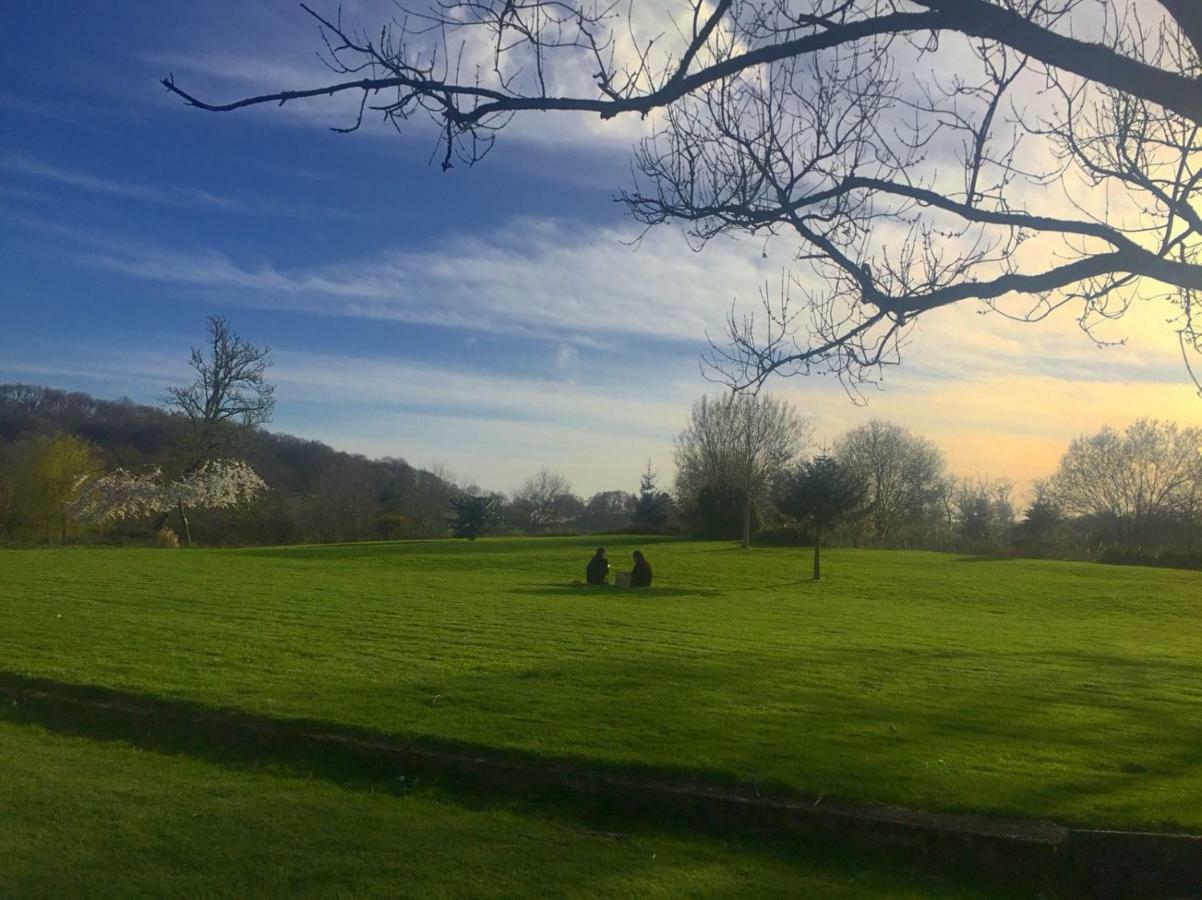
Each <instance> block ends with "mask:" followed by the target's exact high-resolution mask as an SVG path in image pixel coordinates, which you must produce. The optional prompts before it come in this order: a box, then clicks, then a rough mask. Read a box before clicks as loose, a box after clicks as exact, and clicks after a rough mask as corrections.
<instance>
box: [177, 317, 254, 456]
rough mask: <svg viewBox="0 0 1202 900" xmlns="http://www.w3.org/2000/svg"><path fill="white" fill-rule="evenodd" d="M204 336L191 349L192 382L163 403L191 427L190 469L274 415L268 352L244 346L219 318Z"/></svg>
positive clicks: (212, 321) (212, 318) (210, 323)
mask: <svg viewBox="0 0 1202 900" xmlns="http://www.w3.org/2000/svg"><path fill="white" fill-rule="evenodd" d="M208 331H209V334H208V339H207V341H206V342H205V345H204V346H203V347H193V348H192V357H191V360H190V362H189V365H190V366H191V367H192V369H193V370H194V371H195V372H196V380H195V381H193V382H192V383H191V384H189V385H185V386H183V387H171V388H167V396H166V398H165V400H164V404H165V406H166V407H167V409H168V410H169V411H171V412H173V413H176V414H178V415H181V416H183V417H185V418H186V419H187V420H188V422H189V424H190V425H191V440H192V446H191V447H189V448H188V452H189V454H190V455H191V457H192V458H191V459H190V460H189V462H188V467H195V466H198V465H200V463H202V462H204V461H205V460H207V459H211V458H213V457H214V456H215V455H217V454H218V453H219V452H221V451H223V450H225V449H226V444H227V443H228V438H229V437H230V436H231V435H232V434H233V433H234V431H235V430H236V429H239V428H252V427H254V426H255V425H262V424H264V423H265V422H269V421H271V414H272V412H273V411H274V409H275V396H274V394H275V386H274V385H272V384H270V383H268V381H267V369H268V368H269V367H270V366H271V362H270V360H268V359H267V355H268V354H269V353H270V352H271V349H270V348H269V347H256V346H255V345H254V344H251V343H248V342H247V341H244V340H243V339H242V338H240V337H239V336H238V335H237V334H235V333H234V331H233V329H232V328H230V324H229V322H227V321H226V320H225V319H223V318H221V317H220V316H209V318H208Z"/></svg>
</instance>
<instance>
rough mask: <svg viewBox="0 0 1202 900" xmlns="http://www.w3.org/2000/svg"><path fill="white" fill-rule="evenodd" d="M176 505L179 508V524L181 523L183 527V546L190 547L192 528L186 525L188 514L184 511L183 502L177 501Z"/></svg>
mask: <svg viewBox="0 0 1202 900" xmlns="http://www.w3.org/2000/svg"><path fill="white" fill-rule="evenodd" d="M176 506H177V507H178V509H179V521H180V524H181V525H183V527H184V535H183V537H184V546H185V547H191V546H192V529H191V527H190V526H189V525H188V514H187V513H186V512H184V504H183V502H180V503H177V504H176Z"/></svg>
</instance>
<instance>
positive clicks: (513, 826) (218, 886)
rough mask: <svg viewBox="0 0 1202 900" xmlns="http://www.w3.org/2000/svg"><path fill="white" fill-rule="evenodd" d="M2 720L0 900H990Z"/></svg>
mask: <svg viewBox="0 0 1202 900" xmlns="http://www.w3.org/2000/svg"><path fill="white" fill-rule="evenodd" d="M197 749H198V748H188V747H187V746H186V745H179V746H175V745H173V746H171V747H169V748H167V747H165V748H164V749H163V751H162V752H155V751H147V750H145V749H144V748H140V747H137V746H131V745H129V744H127V743H123V742H119V741H96V740H93V739H85V738H80V737H70V736H64V735H63V734H62V733H60V732H58V731H57V730H46V729H44V728H42V727H40V726H38V725H28V724H27V725H18V724H14V723H12V722H6V721H4V720H3V719H0V772H2V776H0V825H2V827H0V896H4V897H24V898H37V897H45V898H61V897H114V898H117V897H120V898H125V897H147V896H153V897H247V896H279V897H300V896H320V897H347V898H352V897H353V898H360V897H407V898H423V900H424V898H441V897H448V898H449V897H455V898H483V897H515V898H519V897H520V898H525V897H549V898H559V897H574V898H592V897H595V898H611V897H630V898H654V897H663V898H667V897H713V898H724V897H735V896H755V897H781V898H785V897H823V898H827V897H829V898H846V900H852V898H858V900H869V898H878V897H899V898H900V897H911V898H919V897H939V898H941V897H947V898H951V897H985V896H1004V895H1001V894H998V893H996V892H990V893H985V892H983V891H980V890H978V889H975V888H974V889H966V888H965V887H964V886H963V884H962V882H957V880H955V879H949V878H947V877H946V876H943V877H938V876H935V875H931V874H929V873H917V872H910V871H907V867H906V866H905V865H904V863H900V862H898V861H896V860H894V861H892V862H888V861H885V862H882V861H876V862H868V861H865V860H862V859H852V858H849V857H847V856H846V855H844V856H842V857H839V856H833V857H832V856H830V855H828V854H819V853H810V854H809V855H808V856H807V855H805V854H804V853H802V852H800V851H797V850H793V849H790V848H788V847H786V846H781V845H777V844H776V843H775V842H774V841H772V840H764V839H760V840H756V841H732V840H725V841H722V840H718V839H716V838H707V837H703V836H698V835H694V834H687V833H684V832H673V831H671V830H664V829H662V828H661V829H658V830H657V829H654V828H640V827H639V826H638V825H635V826H633V827H631V825H630V824H629V823H621V822H616V823H615V822H607V821H604V820H602V821H594V820H593V819H591V818H590V817H589V816H588V815H587V814H585V815H581V814H580V812H579V811H577V810H573V809H570V808H569V809H566V810H561V811H554V810H552V811H548V810H547V809H546V808H542V809H536V810H531V809H526V808H523V807H520V806H516V805H515V804H513V803H509V802H507V801H506V800H504V799H499V798H496V797H492V798H487V800H486V802H480V798H472V799H471V800H470V801H468V802H465V798H464V797H463V796H458V797H456V796H448V795H446V794H445V793H444V792H443V791H442V790H441V789H439V788H437V787H434V786H427V785H421V784H418V785H412V784H411V783H410V784H409V785H406V784H405V783H402V782H400V781H399V779H398V776H397V775H396V773H395V772H371V773H362V772H350V771H337V770H335V771H331V770H330V769H329V768H328V767H327V768H326V769H325V770H324V771H323V772H322V773H321V775H322V776H323V777H317V778H315V777H313V773H312V772H310V771H307V770H304V769H302V768H299V767H297V768H296V770H295V771H294V770H293V769H292V767H289V766H281V765H280V764H279V763H278V762H276V763H273V764H272V765H262V764H255V763H254V762H252V761H250V760H249V759H246V758H242V759H238V758H218V759H213V758H208V757H211V756H212V754H210V753H208V752H206V751H204V750H200V752H198V753H197V752H189V751H190V750H191V751H196V750H197Z"/></svg>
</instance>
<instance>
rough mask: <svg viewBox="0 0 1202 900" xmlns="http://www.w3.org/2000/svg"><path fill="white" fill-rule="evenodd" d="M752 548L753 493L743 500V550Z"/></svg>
mask: <svg viewBox="0 0 1202 900" xmlns="http://www.w3.org/2000/svg"><path fill="white" fill-rule="evenodd" d="M750 546H751V493H750V492H748V493H747V495H746V497H745V498H744V500H743V549H744V550H746V549H747V548H749V547H750Z"/></svg>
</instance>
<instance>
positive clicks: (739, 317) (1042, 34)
mask: <svg viewBox="0 0 1202 900" xmlns="http://www.w3.org/2000/svg"><path fill="white" fill-rule="evenodd" d="M303 8H304V9H305V11H306V12H307V13H308V14H309V15H310V16H312V17H313V18H314V20H315V22H316V24H317V26H318V28H319V29H320V32H321V37H322V40H323V41H324V45H325V50H326V62H327V63H328V64H329V65H330V66H331V67H332V69H333V71H334V76H333V77H332V78H330V77H328V73H327V76H326V77H322V78H319V79H318V80H317V81H316V82H315V83H314V85H313V86H312V87H311V88H308V89H303V90H285V91H273V90H271V89H270V88H267V89H266V90H265V91H264V92H263V93H261V94H258V95H256V96H250V97H243V98H241V99H236V100H233V101H230V102H209V101H207V100H203V99H201V98H200V97H198V96H196V95H195V94H193V93H191V92H189V91H186V90H185V89H184V88H182V87H180V86H179V85H178V84H176V82H175V80H174V78H173V77H171V76H168V77H167V78H165V79H164V80H163V84H164V85H165V86H166V87H167V89H168V90H169V91H171V92H172V93H174V94H176V95H178V96H179V97H181V98H182V99H183V100H184V101H185V102H186V103H188V104H189V105H191V106H194V107H196V108H199V109H204V110H210V111H216V112H225V111H230V110H236V109H241V108H245V107H251V106H257V105H260V104H284V103H293V102H303V101H305V100H307V99H309V98H324V97H328V96H334V95H350V96H351V97H354V98H355V99H356V101H357V102H356V107H357V114H354V113H352V116H351V119H350V121H349V122H348V123H347V125H346V127H344V128H339V129H336V130H339V131H354V130H356V129H357V128H359V127H360V125H361V124H362V123H363V121H364V115H365V114H372V115H378V116H381V117H382V118H383V119H384V120H385V121H386V122H388V123H390V124H391V125H393V126H395V127H397V128H398V129H400V128H402V127H404V126H407V125H408V123H409V121H410V119H411V118H412V117H414V116H415V115H418V114H425V115H428V116H429V117H430V118H431V119H432V120H433V122H434V123H435V126H436V128H437V133H438V134H439V136H440V144H441V151H440V156H441V160H442V165H443V167H444V169H445V168H450V167H451V166H452V164H453V162H454V161H455V160H460V161H463V162H465V163H467V164H473V163H475V162H477V161H478V160H480V159H481V158H483V157H484V156H485V155H486V154H487V153H488V152H489V150H491V148H492V147H493V145H494V142H495V140H496V138H497V135H498V133H499V132H500V131H501V130H502V129H503V128H504V127H505V126H506V125H508V124H509V123H510V122H511V121H512V120H513V119H514V118H515V117H519V116H525V115H527V114H529V113H532V112H546V111H551V112H572V111H575V112H582V113H590V114H594V115H598V116H600V117H601V118H602V119H611V118H614V117H617V116H622V115H634V116H642V117H645V118H650V119H651V122H652V131H653V133H652V134H651V135H650V136H649V137H648V138H647V139H645V140H644V141H643V142H642V143H641V144H640V146H639V147H638V149H637V150H636V153H635V171H636V181H635V184H633V185H632V186H631V187H630V188H629V189H628V190H627V191H626V192H624V194H623V199H624V200H625V202H626V205H627V208H628V209H629V210H630V212H631V213H632V214H633V215H634V217H635V218H636V219H637V220H638V221H640V222H642V223H645V224H646V225H648V226H650V225H655V224H659V223H662V222H677V223H681V224H682V225H683V227H684V228H685V229H686V231H687V233H688V234H689V235H691V236H692V238H693V239H694V240H695V241H696V242H697V243H698V244H704V243H705V242H706V241H708V240H711V239H712V238H714V237H716V236H718V235H723V234H744V235H756V236H764V237H767V236H771V235H775V234H789V235H791V236H792V240H794V241H795V242H796V243H795V246H796V253H795V255H794V261H795V263H796V269H795V271H793V272H792V273H791V274H790V276H789V278H788V279H787V280H786V281H785V282H784V284H783V285H782V287H781V289H780V290H779V291H771V292H770V291H768V290H767V289H765V290H764V291H763V292H762V304H763V310H762V311H761V312H760V313H759V314H758V315H743V314H736V311H734V310H732V313H731V316H730V319H729V321H728V323H727V329H726V330H727V334H726V336H725V338H723V339H722V340H720V341H716V342H715V343H714V346H713V351H712V353H711V355H710V356H709V358H708V364H709V366H710V373H711V375H712V376H713V377H715V378H717V379H719V380H721V381H724V382H726V383H728V384H729V385H731V386H733V387H735V388H743V387H748V386H758V385H762V384H763V382H764V380H765V379H766V378H768V377H769V376H770V375H772V374H773V373H781V374H786V375H787V374H793V373H808V372H815V371H826V372H832V373H835V374H837V375H838V376H839V377H841V378H843V379H844V380H845V383H848V384H849V385H850V386H851V387H853V388H855V387H858V386H859V385H860V384H861V383H863V382H865V381H871V380H875V379H876V378H877V377H879V374H880V372H881V369H882V367H883V366H886V365H890V364H893V363H896V362H898V361H899V359H900V353H901V348H902V345H903V343H904V340H905V337H906V335H907V333H908V332H909V331H910V329H911V328H912V327H913V325H914V322H915V320H916V319H917V318H918V317H920V316H922V315H924V314H926V313H928V312H930V311H931V310H934V309H938V308H941V307H945V306H948V305H950V304H954V303H959V302H963V301H979V302H981V303H983V304H984V305H985V308H986V309H987V310H988V309H995V310H997V311H999V312H1001V313H1002V314H1004V315H1008V316H1013V317H1016V318H1019V319H1023V320H1027V321H1038V320H1040V319H1042V318H1044V317H1046V316H1047V315H1048V314H1049V313H1050V312H1051V311H1053V310H1055V309H1057V308H1059V307H1062V306H1066V305H1067V306H1070V307H1071V308H1073V309H1074V310H1075V313H1076V316H1077V319H1078V321H1079V322H1080V324H1081V325H1082V327H1083V328H1084V329H1086V331H1087V332H1089V331H1090V330H1091V329H1092V328H1093V326H1094V325H1095V324H1097V323H1098V322H1099V321H1101V320H1103V319H1108V318H1116V317H1119V316H1121V315H1122V314H1123V313H1124V311H1125V310H1126V309H1127V306H1128V304H1129V303H1130V302H1131V301H1132V300H1134V299H1137V298H1138V299H1144V298H1147V297H1149V296H1151V295H1162V296H1166V297H1169V298H1171V299H1172V300H1173V301H1174V302H1175V303H1176V304H1177V310H1178V315H1177V317H1176V318H1175V320H1174V323H1173V325H1172V327H1173V328H1175V330H1176V332H1177V334H1178V335H1179V338H1180V341H1181V347H1182V352H1183V355H1184V357H1185V361H1186V365H1187V366H1189V365H1190V359H1191V355H1192V354H1197V353H1199V352H1202V338H1200V334H1199V329H1198V309H1197V304H1196V302H1195V297H1196V292H1197V291H1199V290H1202V261H1200V260H1199V251H1200V249H1202V209H1200V208H1199V205H1198V200H1197V194H1196V191H1197V189H1198V186H1199V182H1200V181H1202V166H1200V165H1199V163H1200V162H1202V133H1200V132H1199V128H1200V127H1202V89H1200V88H1199V77H1200V76H1202V56H1200V48H1202V12H1199V7H1198V4H1197V3H1196V2H1193V0H713V2H703V0H683V2H682V3H681V6H680V9H679V12H680V13H681V15H679V16H673V15H672V14H671V12H670V11H665V10H664V8H663V7H661V6H659V5H656V4H651V3H646V2H644V3H642V4H639V3H637V2H634V0H632V3H631V4H630V6H629V8H627V7H625V6H623V7H618V6H615V5H610V4H596V3H593V2H591V0H521V2H514V0H441V2H437V3H436V4H435V5H434V6H433V7H432V8H429V9H425V10H418V11H412V12H407V13H406V14H405V15H404V16H402V17H401V18H399V19H396V20H394V21H392V22H390V23H385V24H384V25H383V27H382V28H381V27H378V23H374V22H373V23H366V25H367V26H369V27H366V29H365V30H360V29H361V28H362V27H363V26H362V25H361V26H360V27H355V26H351V25H349V24H344V23H343V21H342V17H341V13H339V14H338V15H337V16H335V17H329V16H323V15H321V14H320V13H318V12H316V11H314V10H313V9H310V8H309V7H307V6H304V7H303ZM536 127H537V126H536ZM543 127H547V128H553V127H556V126H555V125H554V124H553V123H551V122H550V120H547V124H546V125H545V126H543ZM1011 295H1013V296H1014V297H1017V298H1018V300H1019V302H1020V305H1018V306H1015V305H1014V304H1013V303H1011V302H1008V301H1006V298H1007V297H1010V296H1011ZM799 301H800V302H799ZM1091 333H1092V332H1091Z"/></svg>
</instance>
